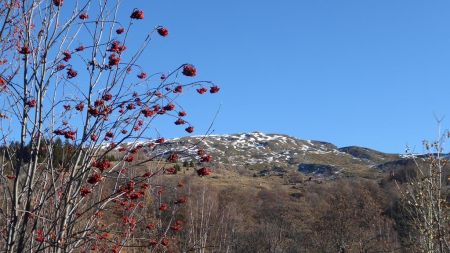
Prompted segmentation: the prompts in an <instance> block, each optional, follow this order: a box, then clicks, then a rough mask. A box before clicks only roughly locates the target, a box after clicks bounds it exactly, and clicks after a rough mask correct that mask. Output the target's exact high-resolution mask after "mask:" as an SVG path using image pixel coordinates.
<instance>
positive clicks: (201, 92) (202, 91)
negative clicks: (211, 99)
mask: <svg viewBox="0 0 450 253" xmlns="http://www.w3.org/2000/svg"><path fill="white" fill-rule="evenodd" d="M207 91H208V89H207V88H205V87H202V88H199V89H197V92H198V93H199V94H204V93H205V92H207Z"/></svg>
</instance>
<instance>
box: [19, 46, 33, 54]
mask: <svg viewBox="0 0 450 253" xmlns="http://www.w3.org/2000/svg"><path fill="white" fill-rule="evenodd" d="M30 53H31V50H30V48H29V47H28V46H23V47H22V48H20V50H19V54H30Z"/></svg>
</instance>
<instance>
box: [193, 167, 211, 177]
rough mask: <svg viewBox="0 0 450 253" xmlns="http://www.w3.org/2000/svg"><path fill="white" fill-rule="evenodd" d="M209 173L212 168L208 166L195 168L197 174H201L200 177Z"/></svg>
mask: <svg viewBox="0 0 450 253" xmlns="http://www.w3.org/2000/svg"><path fill="white" fill-rule="evenodd" d="M211 173H212V170H211V169H210V168H207V167H204V168H201V169H199V170H197V174H198V175H199V176H201V177H204V176H208V175H210V174H211Z"/></svg>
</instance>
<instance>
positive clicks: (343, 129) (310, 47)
mask: <svg viewBox="0 0 450 253" xmlns="http://www.w3.org/2000/svg"><path fill="white" fill-rule="evenodd" d="M134 7H138V8H141V9H143V10H144V11H145V14H146V18H145V20H144V21H141V23H140V24H139V26H140V27H139V29H144V30H145V29H150V28H151V27H153V26H155V25H158V24H161V25H164V26H167V27H168V29H169V31H170V35H169V37H167V38H164V39H163V38H161V39H157V40H155V41H154V43H153V44H152V45H151V47H150V48H149V50H148V51H147V54H146V55H147V56H146V57H147V58H146V60H145V61H144V62H142V63H143V64H144V65H146V66H148V67H149V68H152V69H153V68H154V69H157V70H158V71H159V70H164V69H166V70H168V69H171V68H174V67H177V66H178V64H182V63H185V62H189V63H193V64H195V65H196V66H197V68H198V71H199V76H198V79H210V80H214V81H216V82H217V83H218V84H219V85H220V86H221V87H222V90H221V91H222V92H221V94H219V95H217V96H205V97H200V98H201V99H192V98H193V97H187V98H185V100H184V105H185V106H186V107H187V109H188V111H189V112H190V115H191V116H190V118H189V119H190V120H192V121H193V122H194V123H195V126H196V129H198V130H197V133H201V132H202V131H205V129H206V128H207V127H208V126H209V124H210V122H211V120H212V118H213V117H214V114H215V112H216V110H217V109H218V108H219V106H220V105H221V109H220V114H219V116H218V118H217V120H216V122H215V125H214V127H213V128H214V129H215V133H218V134H222V133H237V132H246V131H263V132H267V133H284V134H288V135H292V136H295V137H298V138H301V139H315V140H323V141H328V142H332V143H334V144H336V145H338V146H346V145H359V146H366V147H370V148H375V149H378V150H382V151H386V152H397V153H398V152H400V153H401V152H403V151H404V147H405V145H406V144H409V145H411V146H415V147H416V151H421V150H422V148H421V144H420V143H421V140H423V139H426V138H433V137H435V133H436V129H437V124H436V121H435V118H434V115H438V116H446V117H447V118H446V119H445V120H444V122H443V126H444V128H445V127H449V126H450V125H449V123H450V108H449V103H448V100H449V99H448V98H449V96H450V88H449V85H450V2H449V1H443V0H433V1H425V0H422V1H418V0H395V1H393V0H377V1H375V0H372V1H369V0H366V1H361V0H339V1H332V0H327V1H324V0H313V1H312V0H309V1H305V0H284V1H268V0H258V1H256V0H251V1H242V0H228V1H211V0H196V1H178V0H165V1H139V4H137V3H134V1H126V2H125V3H124V5H123V10H127V9H129V10H130V11H131V10H132V9H133V8H134ZM127 14H128V13H127ZM149 72H151V71H149ZM195 98H199V97H198V96H195ZM174 129H175V130H174ZM178 130H179V131H178ZM178 130H177V129H176V128H173V127H170V128H167V129H166V128H164V127H162V129H160V131H161V132H162V133H163V134H164V135H166V136H168V137H171V136H172V137H173V136H180V135H184V133H183V131H182V129H181V128H180V129H178Z"/></svg>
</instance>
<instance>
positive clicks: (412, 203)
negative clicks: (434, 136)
mask: <svg viewBox="0 0 450 253" xmlns="http://www.w3.org/2000/svg"><path fill="white" fill-rule="evenodd" d="M438 136H439V138H438V140H437V141H434V142H432V143H429V142H426V141H425V142H424V146H425V149H426V151H427V153H428V154H427V155H425V156H424V157H417V158H414V161H415V164H416V170H417V173H415V174H416V175H417V176H416V177H414V178H411V179H410V181H409V182H408V183H407V184H406V186H405V187H404V189H403V191H402V193H403V202H404V209H405V210H406V211H407V214H408V217H409V218H410V221H411V225H412V226H413V228H414V235H413V236H414V240H413V241H414V242H415V245H416V247H417V251H420V252H427V253H428V252H440V253H442V252H450V244H449V243H450V220H449V218H450V203H449V200H448V196H449V193H448V186H447V183H448V182H447V180H448V179H447V177H448V175H449V172H450V171H449V166H448V159H447V157H446V156H444V154H443V150H444V149H443V145H444V143H445V140H446V139H447V138H449V137H450V134H449V133H445V134H443V135H441V131H440V130H439V134H438Z"/></svg>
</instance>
